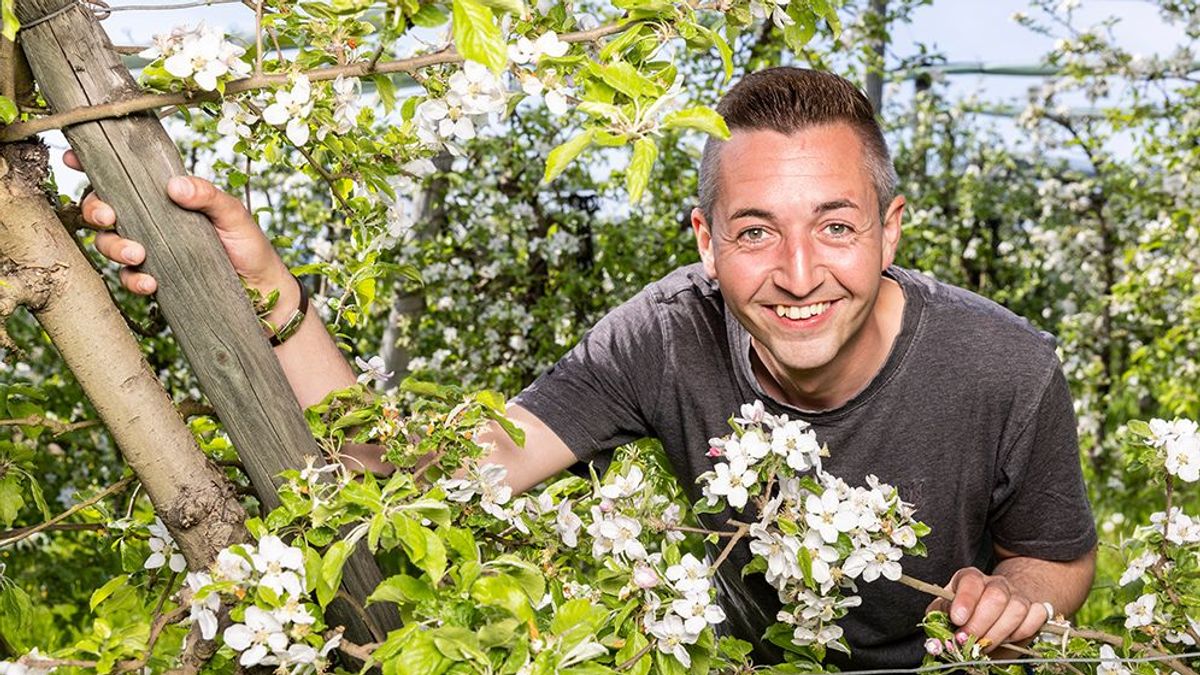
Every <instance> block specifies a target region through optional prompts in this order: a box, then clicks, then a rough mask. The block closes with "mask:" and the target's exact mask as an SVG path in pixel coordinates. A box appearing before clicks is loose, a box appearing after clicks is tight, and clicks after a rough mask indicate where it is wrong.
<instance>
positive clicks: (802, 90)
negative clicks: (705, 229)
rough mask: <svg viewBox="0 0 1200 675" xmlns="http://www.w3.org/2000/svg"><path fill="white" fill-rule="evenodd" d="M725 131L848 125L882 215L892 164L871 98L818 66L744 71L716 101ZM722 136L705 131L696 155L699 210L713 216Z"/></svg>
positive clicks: (892, 188) (891, 187) (892, 182)
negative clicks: (699, 155) (863, 158)
mask: <svg viewBox="0 0 1200 675" xmlns="http://www.w3.org/2000/svg"><path fill="white" fill-rule="evenodd" d="M717 112H718V113H720V114H721V116H722V117H724V118H725V123H726V124H727V125H728V126H729V130H730V131H731V132H732V131H737V130H739V129H741V130H746V131H751V130H770V131H777V132H779V133H782V134H791V133H794V132H796V131H801V130H803V129H808V128H810V127H816V126H823V125H826V124H837V123H839V122H840V123H843V124H848V125H850V127H851V128H852V129H854V131H855V133H857V134H858V137H859V140H860V141H861V142H862V144H863V150H864V153H865V154H866V158H867V170H868V172H869V173H870V176H871V182H872V183H873V184H874V186H875V195H876V197H877V198H878V200H879V217H880V219H881V220H882V219H883V218H884V217H885V216H886V215H887V208H888V205H889V204H891V203H892V198H893V197H894V196H895V193H896V182H897V178H896V168H895V166H893V165H892V158H891V155H890V154H889V153H888V148H887V142H886V141H884V139H883V130H882V129H880V127H879V122H878V121H876V119H875V111H874V110H873V109H872V108H871V102H870V101H868V100H867V97H866V96H865V95H863V93H862V91H861V90H859V89H858V87H855V86H854V85H853V84H851V83H850V82H849V81H847V80H845V79H843V78H841V77H838V76H837V75H834V74H833V73H827V72H823V71H819V70H808V69H805V68H793V67H789V66H780V67H777V68H767V69H766V70H760V71H758V72H756V73H750V74H749V75H747V76H745V77H744V78H742V80H741V81H740V82H738V83H737V84H736V85H734V86H733V88H732V89H730V90H729V92H728V93H727V94H725V96H724V97H723V98H722V99H721V102H720V103H718V104H717ZM724 144H725V141H722V140H719V139H717V138H716V137H713V136H709V138H708V141H707V142H706V143H705V144H704V155H703V157H702V158H701V160H700V210H701V211H702V212H703V213H704V217H705V219H706V220H708V222H709V225H710V226H711V225H712V221H713V207H714V206H716V203H717V199H718V197H719V196H720V195H719V192H720V181H719V178H720V173H721V166H720V164H721V161H720V160H721V146H723V145H724Z"/></svg>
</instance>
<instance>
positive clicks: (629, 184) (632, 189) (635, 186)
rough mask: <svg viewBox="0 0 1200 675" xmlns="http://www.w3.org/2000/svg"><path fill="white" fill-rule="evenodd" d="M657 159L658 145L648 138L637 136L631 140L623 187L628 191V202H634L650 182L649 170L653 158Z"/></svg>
mask: <svg viewBox="0 0 1200 675" xmlns="http://www.w3.org/2000/svg"><path fill="white" fill-rule="evenodd" d="M655 159H658V146H657V145H655V144H654V141H653V140H651V139H649V138H645V137H642V138H639V139H637V140H636V141H634V142H633V157H632V158H630V160H629V168H628V169H626V170H625V189H626V190H627V191H628V192H629V202H630V203H631V204H636V203H637V202H638V200H640V199H641V198H642V193H643V192H645V190H646V184H647V183H649V182H650V171H651V169H653V168H654V160H655Z"/></svg>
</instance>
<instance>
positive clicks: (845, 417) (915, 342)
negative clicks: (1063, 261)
mask: <svg viewBox="0 0 1200 675" xmlns="http://www.w3.org/2000/svg"><path fill="white" fill-rule="evenodd" d="M885 274H886V276H888V277H890V278H892V279H894V280H895V281H897V282H898V283H899V285H900V288H901V289H902V290H903V292H904V298H905V305H904V317H903V320H902V325H901V329H900V333H899V335H898V336H897V338H896V341H895V344H894V345H893V347H892V350H891V353H890V354H889V355H888V358H887V361H886V362H885V363H884V365H883V368H882V369H881V370H880V371H879V373H878V374H876V376H875V377H874V379H873V380H872V381H871V383H870V384H869V385H868V386H867V388H866V389H864V390H863V391H862V392H861V393H859V394H858V395H857V396H855V397H854V398H853V399H852V400H850V401H849V402H847V403H846V404H845V405H843V406H841V407H840V408H837V409H835V410H827V411H822V412H816V413H812V412H804V411H800V410H797V409H795V408H793V407H791V406H788V405H786V404H783V403H780V402H779V401H776V400H774V399H773V398H771V397H770V396H768V395H767V394H766V393H765V392H764V391H763V389H762V387H761V386H760V384H759V383H758V382H757V380H756V379H755V377H754V376H753V374H752V371H751V364H750V336H749V334H748V333H747V331H746V329H745V328H744V327H743V326H742V325H741V324H740V323H739V322H738V321H737V320H736V319H735V318H734V317H733V315H732V314H730V313H728V312H726V311H725V304H724V301H723V299H722V297H721V294H720V292H719V289H718V288H717V284H716V283H715V282H714V281H712V280H711V279H709V278H708V277H707V275H706V274H705V273H704V271H703V269H702V268H701V267H700V266H699V265H692V266H688V267H683V268H680V269H678V270H676V271H674V272H672V273H671V274H669V275H667V276H666V277H664V278H663V279H661V280H660V281H658V282H655V283H653V284H650V285H649V286H647V287H646V288H645V289H643V290H642V291H641V292H640V293H638V294H637V295H636V296H634V297H633V299H631V300H629V301H628V302H626V303H625V304H623V305H621V306H620V307H618V308H616V309H614V310H613V311H612V312H610V313H609V314H608V315H607V316H605V317H604V318H603V319H601V320H600V322H599V323H597V324H596V325H595V326H594V327H593V328H592V329H591V330H590V331H589V332H588V333H587V334H586V335H585V336H584V337H583V339H582V340H581V341H580V343H579V344H578V345H576V346H575V347H574V348H573V349H572V350H571V351H570V352H569V353H568V354H567V355H566V356H564V357H563V358H562V359H561V360H560V361H559V362H558V363H557V364H555V365H554V366H553V367H551V368H550V370H548V371H547V372H546V373H544V374H543V375H542V376H541V377H539V378H538V379H537V381H536V382H534V383H533V384H532V385H530V386H529V387H528V388H527V389H526V390H525V391H523V392H522V393H521V394H520V395H519V396H518V397H517V398H516V399H515V402H516V403H518V404H520V405H522V406H524V407H525V408H527V409H528V410H530V411H531V412H532V413H533V414H534V415H536V416H537V417H538V419H540V420H542V421H543V422H545V423H546V424H547V425H548V426H549V427H550V428H551V429H553V430H554V432H555V433H556V434H557V435H558V436H559V438H561V439H562V440H563V442H564V443H566V445H567V446H568V447H569V448H571V449H572V451H573V452H574V453H575V454H576V455H577V456H578V457H579V459H580V460H582V461H595V462H596V463H597V465H602V467H607V464H608V461H607V459H608V457H609V456H610V453H611V450H612V449H613V448H615V447H617V446H619V445H622V444H624V443H628V442H630V441H633V440H636V439H639V438H644V437H653V438H658V439H659V440H660V441H661V442H662V444H663V447H664V449H665V451H666V455H667V457H668V458H669V459H670V461H671V464H672V465H673V467H674V470H675V472H676V475H677V476H678V478H679V480H680V481H681V482H682V483H683V485H684V488H685V490H686V491H687V492H688V495H689V497H690V498H691V499H692V500H693V501H695V500H698V499H700V497H701V495H700V490H699V487H698V486H697V485H696V483H695V479H696V477H697V476H698V475H700V474H701V473H703V472H705V471H708V470H710V469H712V467H713V464H714V462H716V461H718V460H714V459H712V458H710V457H708V456H707V455H706V454H705V453H706V452H707V450H708V439H710V438H713V437H717V436H724V435H726V434H728V433H729V431H730V430H729V427H728V425H727V420H728V419H729V417H730V416H731V415H732V414H734V413H736V412H737V411H738V408H739V407H740V406H741V405H742V404H743V403H749V402H752V401H754V400H756V399H757V400H762V401H763V402H764V403H765V404H766V408H767V411H768V412H771V413H774V414H780V413H787V414H788V415H789V416H790V417H792V418H793V419H795V418H800V419H804V420H806V421H808V422H810V423H811V424H812V425H813V428H814V430H815V432H816V436H817V440H818V441H820V442H822V443H826V444H828V446H829V449H830V453H831V456H830V457H829V458H828V459H827V460H826V461H825V463H824V466H825V468H826V469H827V470H828V471H829V472H831V473H833V474H834V475H836V476H839V477H841V478H842V479H844V480H846V481H847V482H848V483H850V484H851V485H862V484H865V481H864V477H865V476H866V475H867V474H875V475H876V476H878V477H879V478H880V479H881V480H883V481H885V482H887V483H890V484H892V485H894V486H896V487H897V489H898V490H899V491H900V496H901V497H902V498H903V499H904V500H905V501H907V502H910V503H913V504H915V505H916V507H917V514H916V515H917V518H918V519H920V520H922V521H923V522H925V523H926V524H927V525H929V526H930V527H931V528H932V532H931V533H930V534H929V536H928V537H926V538H925V541H926V543H927V544H928V548H929V557H927V558H906V559H904V560H903V561H902V563H903V565H904V571H905V572H906V573H907V574H909V575H911V576H914V577H916V578H918V579H922V580H925V581H929V582H933V583H938V584H945V583H946V582H948V581H949V580H950V577H951V576H952V575H953V574H954V572H955V571H957V570H959V569H960V568H963V567H967V566H970V565H974V566H977V567H980V568H983V569H990V566H991V565H992V563H993V560H992V554H991V551H992V548H991V544H992V543H993V542H994V543H996V544H999V545H1001V546H1003V547H1004V548H1006V549H1008V550H1011V551H1013V552H1015V553H1017V554H1021V555H1029V556H1034V557H1038V558H1042V559H1047V560H1073V559H1075V558H1078V557H1079V556H1081V555H1083V554H1085V553H1087V552H1088V551H1089V550H1091V548H1092V547H1093V546H1094V545H1095V542H1096V532H1095V525H1094V522H1093V520H1092V515H1091V510H1090V507H1089V506H1088V501H1087V494H1086V491H1085V489H1084V485H1083V477H1082V473H1081V470H1080V464H1079V449H1078V441H1077V439H1076V434H1075V415H1074V410H1073V407H1072V403H1071V399H1070V393H1069V391H1068V389H1067V383H1066V380H1065V378H1064V377H1063V374H1062V370H1061V368H1060V365H1059V362H1058V358H1057V356H1056V354H1055V351H1054V339H1053V338H1052V337H1051V336H1049V335H1048V334H1045V333H1041V332H1039V331H1038V330H1036V329H1035V328H1034V327H1033V326H1032V325H1030V324H1029V323H1028V322H1027V321H1025V320H1024V319H1021V318H1019V317H1017V316H1016V315H1014V314H1012V313H1011V312H1009V311H1008V310H1006V309H1004V308H1002V307H1000V306H999V305H997V304H995V303H993V302H991V301H989V300H986V299H983V298H981V297H979V296H977V295H974V294H972V293H969V292H967V291H964V290H962V289H959V288H955V287H953V286H949V285H946V284H942V283H939V282H936V281H933V280H931V279H929V278H927V277H925V276H924V275H921V274H918V273H915V272H911V271H908V270H904V269H900V268H896V267H892V268H889V269H888V270H887V272H886V273H885ZM732 517H734V514H733V513H732V512H730V511H726V512H724V513H720V514H714V515H712V516H705V518H704V520H705V524H706V525H707V526H708V527H710V528H713V529H731V528H729V527H727V526H725V524H724V523H725V520H726V519H728V518H732ZM740 517H742V518H744V517H746V516H745V515H742V516H740ZM750 558H751V556H750V551H749V548H748V546H747V545H745V544H743V545H740V546H739V547H737V548H736V549H735V550H734V551H733V553H732V555H730V556H729V558H728V560H727V561H726V562H725V563H724V564H723V565H722V566H721V569H720V570H719V571H718V574H717V588H718V590H719V598H720V602H721V605H722V606H723V607H724V608H725V610H726V613H727V615H728V619H727V623H726V624H725V625H724V628H723V630H725V631H727V632H729V633H732V634H733V635H736V636H737V637H740V638H742V639H744V640H748V641H750V642H751V643H753V644H755V647H756V649H755V657H756V659H761V660H764V662H765V661H766V660H771V661H774V660H778V659H779V654H780V652H779V651H778V649H777V648H776V647H775V646H774V645H770V644H764V643H763V641H761V640H760V638H761V635H762V633H763V631H764V630H765V628H766V627H767V626H768V625H770V624H772V623H774V622H775V615H776V612H777V611H778V609H779V607H780V603H779V600H778V597H777V595H776V593H775V591H774V590H773V589H772V588H771V587H770V586H769V585H767V583H766V581H765V580H764V579H763V577H762V576H761V575H758V574H755V575H750V576H748V577H746V578H744V579H743V578H742V576H741V570H742V567H743V566H744V565H745V564H746V563H747V562H749V561H750ZM859 591H860V595H861V596H862V598H863V603H862V606H860V607H858V608H855V609H852V610H851V611H850V614H849V616H847V617H846V618H845V619H843V620H842V621H841V623H840V625H841V626H842V627H843V628H844V629H845V634H846V637H847V639H848V640H849V642H850V645H851V648H852V650H853V652H854V653H853V660H852V661H851V662H846V661H844V660H841V661H840V662H839V660H838V655H837V653H836V652H835V653H834V655H833V656H831V661H832V662H834V663H837V664H838V665H840V666H841V667H843V668H847V667H848V668H858V669H861V668H875V667H905V666H916V665H918V664H919V663H920V661H921V657H922V648H921V643H922V640H923V635H922V633H921V631H920V629H919V628H917V626H916V624H917V623H918V621H920V619H921V616H922V615H923V613H924V609H925V607H926V606H927V605H928V604H929V602H930V600H931V599H932V598H930V597H929V596H927V595H924V594H922V593H920V592H918V591H915V590H912V589H910V588H908V587H905V586H901V585H900V584H898V583H895V582H891V581H887V580H886V579H880V580H879V581H877V582H874V583H870V584H867V583H862V582H860V583H859Z"/></svg>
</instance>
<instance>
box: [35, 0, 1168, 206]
mask: <svg viewBox="0 0 1200 675" xmlns="http://www.w3.org/2000/svg"><path fill="white" fill-rule="evenodd" d="M1064 1H1066V0H1064ZM156 2H158V3H161V4H160V6H161V5H165V4H176V2H177V0H156ZM110 4H111V5H113V6H114V7H118V8H120V7H132V6H136V5H137V4H144V3H143V2H141V1H140V0H139V1H137V2H134V1H132V0H130V1H129V2H124V1H122V0H111V2H110ZM180 4H182V3H180ZM1018 11H1026V12H1029V13H1031V14H1033V12H1031V11H1030V9H1029V6H1028V3H1027V2H1024V1H1022V0H935V2H933V3H932V4H931V5H929V6H926V7H921V8H919V9H917V10H916V11H915V13H914V15H913V18H912V22H911V23H909V24H902V25H895V26H894V27H893V33H892V43H891V45H890V48H889V53H890V57H891V58H890V61H892V62H893V63H894V62H896V60H897V59H899V58H902V57H905V56H910V55H913V54H915V53H917V51H918V47H917V45H918V43H923V44H924V45H926V46H927V47H928V48H929V49H930V50H931V51H934V52H938V53H941V54H942V55H944V57H945V59H946V60H947V61H948V62H950V63H983V64H987V65H993V66H996V65H1034V64H1036V63H1037V62H1038V60H1039V59H1040V57H1041V55H1042V54H1044V53H1046V51H1048V50H1049V49H1050V47H1051V46H1052V40H1051V39H1050V38H1047V37H1044V36H1041V35H1037V34H1035V33H1033V32H1031V31H1029V30H1027V29H1025V28H1023V27H1022V26H1019V25H1018V24H1017V23H1016V22H1014V21H1013V20H1012V18H1011V17H1012V15H1013V13H1014V12H1018ZM1075 13H1076V17H1077V18H1078V19H1079V25H1081V26H1086V25H1090V24H1091V23H1095V22H1097V21H1100V20H1101V19H1103V18H1104V17H1108V16H1117V17H1119V19H1120V21H1119V23H1118V24H1117V26H1116V28H1115V29H1114V32H1115V34H1116V35H1117V37H1118V40H1119V42H1120V44H1122V45H1124V46H1125V47H1126V48H1127V49H1129V50H1130V51H1131V52H1133V53H1140V54H1145V55H1149V54H1152V53H1155V52H1157V51H1160V50H1162V49H1164V48H1165V49H1171V48H1173V46H1174V45H1176V44H1179V42H1180V40H1181V38H1182V30H1181V29H1180V28H1178V27H1173V26H1169V25H1167V24H1165V23H1164V22H1162V21H1161V19H1160V18H1159V17H1158V14H1157V11H1156V10H1155V8H1154V7H1151V6H1150V5H1149V4H1147V3H1144V2H1139V1H1138V0H1081V2H1080V3H1079V7H1078V9H1076V10H1075ZM201 19H203V20H204V21H205V22H207V23H209V24H210V25H214V26H219V27H222V28H224V29H225V30H226V31H227V32H241V33H249V32H250V31H251V30H252V29H253V25H254V13H253V12H252V11H251V10H250V9H249V8H248V7H246V6H244V5H241V4H240V3H234V4H221V5H213V6H207V7H188V8H184V9H178V10H169V11H115V12H113V14H112V15H111V16H110V17H109V18H108V19H106V20H105V21H104V24H103V25H104V27H105V29H106V30H107V31H108V33H109V36H110V38H111V39H112V41H113V42H114V43H115V44H118V45H130V44H134V45H147V44H149V43H150V40H151V38H152V36H153V35H154V34H155V33H159V32H164V31H166V30H169V29H170V27H171V26H174V25H178V24H182V23H195V22H196V21H198V20H201ZM1038 82H1039V80H1038V78H1029V77H1013V76H996V75H956V76H952V77H951V79H950V86H951V92H952V93H954V94H955V95H963V96H966V95H979V96H981V97H983V98H986V99H987V100H993V101H998V102H1003V101H1008V102H1020V101H1021V100H1022V99H1023V98H1024V94H1025V93H1026V92H1027V91H1028V90H1029V88H1030V87H1033V86H1036V85H1037V84H1038ZM47 142H49V143H50V144H51V146H52V147H54V148H59V149H65V148H66V142H65V140H64V139H63V137H62V136H61V135H60V134H54V135H50V136H48V137H47ZM58 154H60V153H53V155H54V156H55V174H56V176H58V178H59V181H60V188H61V189H62V190H63V191H64V192H66V193H68V194H74V193H75V192H77V191H78V189H79V185H80V182H81V179H80V177H79V174H77V173H75V172H73V171H70V170H69V169H65V168H64V167H63V166H62V165H61V162H60V161H59V160H58V159H57V155H58Z"/></svg>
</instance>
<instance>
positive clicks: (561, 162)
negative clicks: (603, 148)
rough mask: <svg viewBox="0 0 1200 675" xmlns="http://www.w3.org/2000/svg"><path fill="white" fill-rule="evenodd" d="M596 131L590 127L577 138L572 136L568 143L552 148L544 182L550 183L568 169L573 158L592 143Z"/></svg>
mask: <svg viewBox="0 0 1200 675" xmlns="http://www.w3.org/2000/svg"><path fill="white" fill-rule="evenodd" d="M595 133H596V132H595V130H594V129H588V130H587V131H585V132H583V133H582V134H579V135H578V136H576V137H575V138H572V139H571V140H569V141H567V142H566V143H563V144H562V145H559V146H558V147H557V148H554V149H553V150H551V151H550V155H549V156H548V157H546V175H545V176H544V177H542V182H543V183H549V182H550V181H552V180H554V179H555V178H558V176H559V174H561V173H562V172H563V171H565V170H566V168H567V165H568V164H570V163H571V160H573V159H575V158H576V157H578V156H579V153H581V152H583V151H584V150H585V149H587V147H588V146H589V145H591V144H592V137H593V135H594V134H595Z"/></svg>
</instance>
